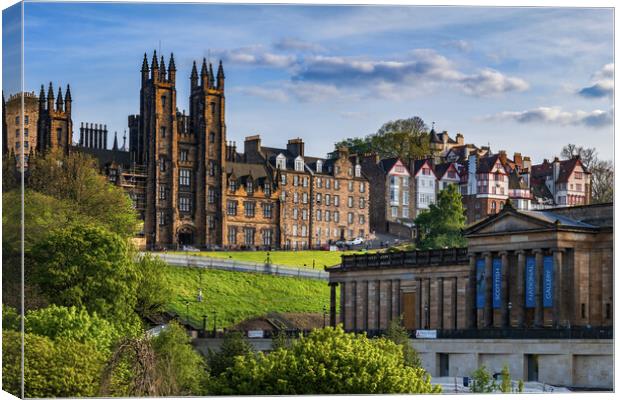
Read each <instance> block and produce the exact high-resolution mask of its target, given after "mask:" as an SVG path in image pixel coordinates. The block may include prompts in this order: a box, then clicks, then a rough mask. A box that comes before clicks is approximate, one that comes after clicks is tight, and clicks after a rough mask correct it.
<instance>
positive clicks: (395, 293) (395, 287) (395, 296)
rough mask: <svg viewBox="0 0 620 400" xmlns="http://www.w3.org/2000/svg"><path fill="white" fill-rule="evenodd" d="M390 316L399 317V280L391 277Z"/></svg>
mask: <svg viewBox="0 0 620 400" xmlns="http://www.w3.org/2000/svg"><path fill="white" fill-rule="evenodd" d="M392 318H393V319H398V318H400V280H399V279H392Z"/></svg>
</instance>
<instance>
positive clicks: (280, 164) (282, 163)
mask: <svg viewBox="0 0 620 400" xmlns="http://www.w3.org/2000/svg"><path fill="white" fill-rule="evenodd" d="M276 168H277V169H281V170H285V169H286V157H284V155H283V154H278V156H277V157H276Z"/></svg>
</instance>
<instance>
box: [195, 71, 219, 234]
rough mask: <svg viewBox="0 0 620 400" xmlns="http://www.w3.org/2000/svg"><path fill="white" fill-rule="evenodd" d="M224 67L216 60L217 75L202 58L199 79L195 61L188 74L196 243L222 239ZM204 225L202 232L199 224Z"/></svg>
mask: <svg viewBox="0 0 620 400" xmlns="http://www.w3.org/2000/svg"><path fill="white" fill-rule="evenodd" d="M224 79H225V77H224V69H223V67H222V62H221V61H220V64H219V67H218V71H217V77H214V75H213V67H212V65H211V64H209V66H208V67H207V61H206V60H205V59H203V60H202V68H201V72H200V80H199V79H198V71H197V70H196V63H195V62H194V66H193V68H192V74H191V76H190V86H191V95H190V130H191V131H192V132H193V133H194V136H195V138H196V144H197V150H198V157H197V174H196V199H197V202H196V214H195V216H196V225H197V226H198V227H199V230H198V232H197V233H198V239H199V243H198V244H199V245H215V244H219V243H222V232H223V223H224V218H223V210H224V208H225V207H224V204H226V203H225V199H224V192H225V190H224V185H225V179H224V178H223V175H224V173H225V165H224V164H225V162H226V159H225V154H226V123H225V98H224ZM203 227H204V232H203V229H202V228H203Z"/></svg>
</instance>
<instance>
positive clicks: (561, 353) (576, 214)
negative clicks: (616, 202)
mask: <svg viewBox="0 0 620 400" xmlns="http://www.w3.org/2000/svg"><path fill="white" fill-rule="evenodd" d="M465 234H466V237H467V239H468V247H467V248H455V249H443V250H434V251H410V252H401V253H385V254H368V255H355V256H344V257H343V260H342V264H341V265H340V266H337V267H333V268H330V269H328V271H329V275H330V277H329V281H330V286H331V290H332V296H331V298H332V307H331V321H332V323H336V322H341V323H343V325H344V328H345V329H346V330H349V331H351V330H357V331H369V332H371V331H377V330H384V329H386V328H387V327H388V324H389V322H390V320H392V319H394V318H397V317H399V316H402V318H403V323H404V326H405V327H406V328H407V329H408V330H410V331H418V332H419V331H421V330H431V331H433V332H435V333H434V335H436V336H434V337H436V338H437V339H438V340H439V339H442V340H443V339H446V340H447V339H457V338H460V339H468V340H470V342H471V343H469V342H468V343H469V344H466V346H469V345H472V346H473V347H472V348H475V349H476V350H475V351H474V350H471V351H473V352H474V353H476V354H471V355H470V354H469V352H470V350H468V349H467V348H463V347H460V348H459V346H454V345H449V344H446V343H450V341H449V340H447V342H446V341H442V340H439V341H438V342H431V344H428V342H419V344H418V345H416V348H418V351H420V352H422V353H427V354H426V355H424V354H423V358H425V357H426V359H425V363H427V366H428V367H429V370H430V371H431V373H433V371H435V372H436V373H435V374H439V375H450V376H463V375H467V374H469V373H471V372H472V371H473V370H474V369H476V368H477V367H478V366H479V364H481V363H483V361H485V362H487V363H488V364H490V365H487V366H493V367H495V368H498V370H499V369H501V367H502V363H501V362H500V361H502V360H503V361H504V362H507V363H509V364H511V368H510V370H511V373H513V376H515V378H516V379H519V378H522V379H529V380H532V379H536V380H544V381H545V382H547V383H550V384H561V385H568V386H587V385H588V379H590V378H591V377H590V378H588V377H587V376H586V377H584V376H583V375H582V374H583V373H585V372H583V371H582V370H581V369H583V368H593V370H592V371H590V372H591V373H592V374H599V375H600V376H599V377H598V378H596V379H598V381H596V382H595V380H596V379H594V378H592V381H591V382H589V384H590V387H606V386H607V385H611V382H612V379H611V378H610V375H606V374H608V373H609V372H605V371H604V369H605V368H609V370H611V369H612V368H611V354H610V353H611V347H610V346H607V344H605V343H607V342H596V341H595V342H593V343H594V344H593V345H592V346H590V345H589V344H587V343H590V342H587V343H586V342H562V340H559V342H554V343H556V344H554V345H550V346H551V347H545V345H544V343H547V342H545V341H544V340H537V341H534V342H535V343H538V346H533V347H531V348H527V347H524V345H523V344H521V345H519V344H518V343H520V342H519V341H518V340H517V341H516V343H515V342H514V341H512V342H501V340H500V341H499V342H497V341H495V342H492V341H491V342H489V339H510V338H511V336H510V335H513V338H515V337H516V338H519V339H521V340H524V339H528V338H530V339H566V340H568V339H571V338H582V339H597V338H600V337H603V336H604V337H608V338H609V339H611V334H610V332H611V328H612V326H613V205H612V204H599V205H590V206H577V207H564V208H554V209H548V210H539V211H526V210H517V209H515V208H513V207H512V204H511V203H510V202H508V203H506V205H505V206H504V208H503V209H502V210H501V211H500V212H499V213H497V214H494V215H491V216H489V217H487V218H485V219H484V220H482V221H480V222H479V223H477V224H474V225H472V226H470V227H469V228H468V229H467V230H466V232H465ZM337 290H339V291H340V304H339V308H340V315H339V318H336V308H337V307H336V304H335V302H336V291H337ZM494 332H498V333H499V332H503V333H501V334H500V335H497V334H494ZM601 332H603V333H601ZM571 335H573V336H571ZM601 335H603V336H601ZM485 340H486V341H485ZM432 343H438V344H436V346H439V347H441V346H443V347H442V348H441V349H440V348H439V347H433V346H435V345H434V344H432ZM439 343H443V344H442V345H441V346H440V344H439ZM455 343H456V342H455ZM459 343H460V342H459ZM501 343H504V344H501ZM510 343H512V344H511V345H510V346H509V345H506V344H510ZM521 343H529V342H527V341H525V342H521ZM549 343H550V342H549ZM562 343H565V344H562ZM584 343H585V344H584ZM601 343H603V344H605V345H604V346H603V345H601ZM586 344H587V346H586ZM582 345H583V346H582ZM599 345H600V346H603V347H600V346H599ZM419 346H422V347H419ZM424 346H427V347H424ZM428 346H430V347H428ZM554 346H555V347H554ZM584 346H585V347H584ZM588 346H590V347H588ZM597 346H598V347H597ZM606 346H607V347H606ZM485 347H486V349H485ZM601 348H605V349H608V350H605V351H601V350H600V349H601ZM433 349H435V350H433ZM442 349H443V350H442ZM588 352H594V353H588ZM439 353H441V354H439ZM478 353H479V354H478ZM435 356H437V358H435ZM429 357H430V358H429ZM472 357H473V358H472ZM438 359H441V360H440V361H437V360H438ZM464 360H469V361H468V363H465V362H464ZM552 360H554V362H551V361H552ZM558 360H560V362H563V361H566V362H568V364H567V365H568V367H567V368H569V371H568V372H566V373H564V372H562V371H564V370H563V368H564V367H563V366H557V365H556V366H554V367H553V368H549V369H550V370H556V371H558V373H557V374H556V373H555V372H551V371H547V370H546V369H545V371H544V373H543V369H544V368H543V367H544V366H545V365H549V366H550V365H552V364H555V363H556V362H557V361H558ZM436 362H437V363H438V364H441V365H436V364H435V363H436ZM547 363H550V364H547ZM595 364H600V365H596V366H595ZM442 365H443V367H444V370H441V369H442ZM446 366H449V367H446ZM466 366H468V368H469V369H467V370H464V368H466ZM570 366H572V368H571V367H570ZM588 366H589V367H588ZM605 366H606V367H605ZM515 369H516V370H515ZM534 373H536V374H538V375H536V376H535V374H534ZM435 374H433V375H435ZM459 374H460V375H459ZM601 376H602V377H601Z"/></svg>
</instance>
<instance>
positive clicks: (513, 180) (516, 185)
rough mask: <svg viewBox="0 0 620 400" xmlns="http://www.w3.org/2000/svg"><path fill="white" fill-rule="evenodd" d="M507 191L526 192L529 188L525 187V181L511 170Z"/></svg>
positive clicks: (516, 172) (514, 170) (515, 171)
mask: <svg viewBox="0 0 620 400" xmlns="http://www.w3.org/2000/svg"><path fill="white" fill-rule="evenodd" d="M508 189H514V190H519V189H520V190H527V189H529V187H528V186H527V182H525V179H523V177H522V176H521V175H520V174H519V172H518V171H517V170H516V169H513V170H512V172H511V173H510V175H508Z"/></svg>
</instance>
